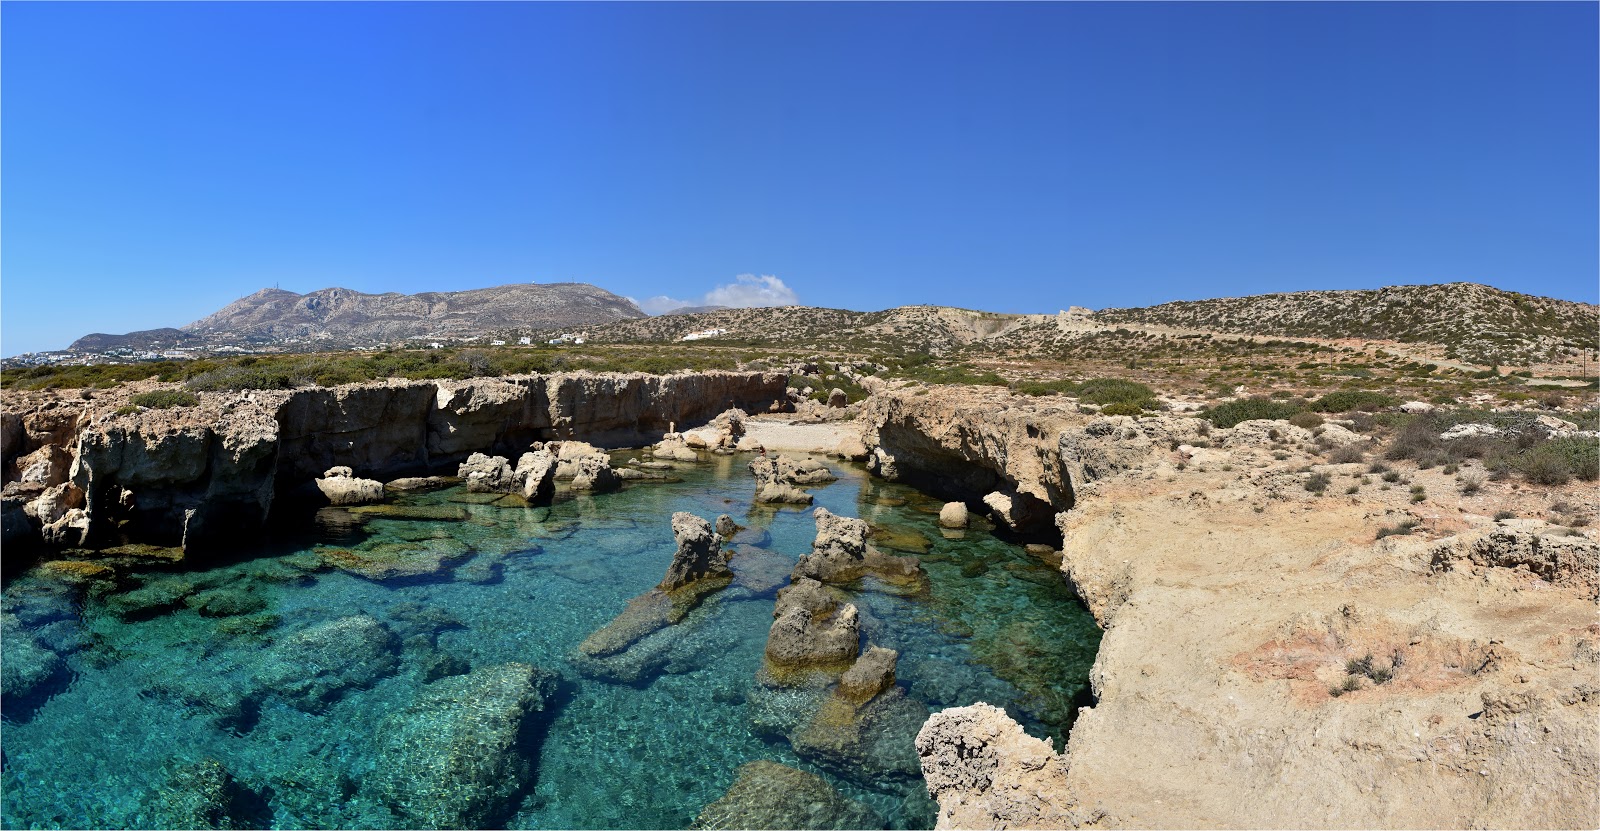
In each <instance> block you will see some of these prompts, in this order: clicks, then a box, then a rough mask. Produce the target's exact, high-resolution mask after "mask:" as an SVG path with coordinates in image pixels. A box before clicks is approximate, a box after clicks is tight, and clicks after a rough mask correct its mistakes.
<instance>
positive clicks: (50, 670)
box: [0, 613, 65, 718]
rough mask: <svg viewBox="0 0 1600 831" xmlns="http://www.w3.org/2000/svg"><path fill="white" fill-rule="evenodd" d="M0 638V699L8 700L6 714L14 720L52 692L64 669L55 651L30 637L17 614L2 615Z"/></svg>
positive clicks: (0, 616) (6, 701)
mask: <svg viewBox="0 0 1600 831" xmlns="http://www.w3.org/2000/svg"><path fill="white" fill-rule="evenodd" d="M0 637H3V638H4V639H5V660H3V661H0V696H4V698H5V707H6V715H7V717H10V718H15V717H16V715H17V714H18V713H21V712H24V711H26V710H27V709H28V707H29V705H30V704H33V703H36V702H33V701H30V699H33V698H34V697H35V696H37V695H40V694H41V693H43V692H44V691H45V690H47V689H49V687H50V686H51V682H52V681H53V680H55V679H56V678H57V677H58V676H59V675H60V674H61V673H62V672H64V671H65V666H64V665H63V664H62V663H61V659H60V658H59V657H57V656H56V654H55V653H54V652H51V651H50V650H48V649H46V648H44V647H43V646H41V645H40V644H39V642H38V641H37V640H35V639H34V638H33V636H32V635H29V634H28V633H27V632H26V631H25V630H24V629H23V628H22V625H21V624H20V622H19V621H18V620H17V617H16V615H13V614H9V613H7V614H4V615H0Z"/></svg>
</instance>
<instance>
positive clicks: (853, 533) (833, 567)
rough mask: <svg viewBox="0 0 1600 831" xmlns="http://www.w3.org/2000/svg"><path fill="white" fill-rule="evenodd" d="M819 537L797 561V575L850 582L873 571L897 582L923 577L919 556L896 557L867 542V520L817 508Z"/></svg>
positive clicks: (830, 581) (828, 581) (827, 581)
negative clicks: (918, 561) (808, 551)
mask: <svg viewBox="0 0 1600 831" xmlns="http://www.w3.org/2000/svg"><path fill="white" fill-rule="evenodd" d="M814 513H815V517H816V522H817V537H816V540H815V541H814V542H813V543H812V544H811V553H809V554H806V555H804V556H802V557H801V558H800V561H799V562H797V563H796V564H795V567H794V577H795V579H797V580H798V579H799V578H802V577H809V578H812V579H814V580H819V581H821V582H823V583H849V582H851V581H853V580H857V579H860V578H861V577H862V576H863V575H866V574H873V575H875V576H877V577H880V578H882V579H884V580H888V581H890V582H895V583H901V584H905V583H914V582H916V581H917V580H920V579H921V578H922V576H923V575H922V567H921V566H920V565H918V563H917V559H916V558H915V557H892V556H889V555H887V554H884V553H883V552H881V551H879V550H877V549H876V548H873V547H871V546H869V545H867V534H868V532H869V531H870V529H869V528H868V526H867V523H866V521H864V520H860V519H853V518H851V517H843V516H838V515H837V514H834V513H833V512H831V511H829V510H828V509H827V508H818V509H816V511H815V512H814Z"/></svg>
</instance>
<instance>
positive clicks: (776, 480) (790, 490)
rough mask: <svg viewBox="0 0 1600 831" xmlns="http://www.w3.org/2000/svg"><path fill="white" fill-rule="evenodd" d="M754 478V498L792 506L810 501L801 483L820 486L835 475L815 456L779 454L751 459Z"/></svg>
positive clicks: (831, 479) (806, 503) (809, 495)
mask: <svg viewBox="0 0 1600 831" xmlns="http://www.w3.org/2000/svg"><path fill="white" fill-rule="evenodd" d="M750 472H751V473H752V474H754V475H755V477H756V501H757V502H768V503H785V504H792V505H809V504H811V494H808V493H806V492H805V491H802V490H800V488H799V486H800V485H820V484H825V483H827V482H832V481H833V480H835V479H837V478H838V477H836V476H834V475H833V471H831V470H828V466H827V465H825V464H823V463H821V462H819V461H817V460H816V459H794V458H791V457H789V456H784V455H782V454H775V455H772V456H766V455H763V456H760V457H758V458H756V459H753V460H751V462H750Z"/></svg>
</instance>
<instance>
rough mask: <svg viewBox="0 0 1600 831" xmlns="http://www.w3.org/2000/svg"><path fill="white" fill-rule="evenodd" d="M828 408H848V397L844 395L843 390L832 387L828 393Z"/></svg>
mask: <svg viewBox="0 0 1600 831" xmlns="http://www.w3.org/2000/svg"><path fill="white" fill-rule="evenodd" d="M828 406H829V407H848V406H850V396H848V395H845V394H844V390H842V389H839V388H838V387H834V388H833V389H832V390H830V391H829V392H828Z"/></svg>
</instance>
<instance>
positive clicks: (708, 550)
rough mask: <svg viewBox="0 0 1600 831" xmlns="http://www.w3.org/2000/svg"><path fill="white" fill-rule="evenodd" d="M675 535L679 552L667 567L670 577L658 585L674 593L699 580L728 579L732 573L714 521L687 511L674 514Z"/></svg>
mask: <svg viewBox="0 0 1600 831" xmlns="http://www.w3.org/2000/svg"><path fill="white" fill-rule="evenodd" d="M672 536H673V539H675V540H676V541H677V543H678V551H677V553H676V554H674V555H673V557H672V565H670V566H668V567H667V576H666V577H664V578H662V580H661V583H660V584H659V585H657V586H656V588H658V589H660V590H661V591H664V592H672V591H676V590H678V589H681V588H683V587H684V586H687V585H689V584H690V583H693V582H695V581H696V580H707V579H713V580H724V579H725V580H729V581H731V580H732V579H733V572H732V571H730V570H729V569H728V558H727V555H725V554H724V553H723V552H722V539H721V536H720V535H718V534H717V532H716V529H714V528H712V527H711V523H709V522H706V521H705V520H704V519H701V518H700V517H697V516H695V515H694V514H691V513H688V512H686V511H679V512H677V513H675V514H673V515H672Z"/></svg>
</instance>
